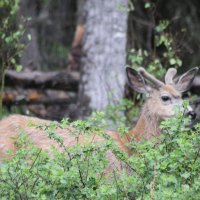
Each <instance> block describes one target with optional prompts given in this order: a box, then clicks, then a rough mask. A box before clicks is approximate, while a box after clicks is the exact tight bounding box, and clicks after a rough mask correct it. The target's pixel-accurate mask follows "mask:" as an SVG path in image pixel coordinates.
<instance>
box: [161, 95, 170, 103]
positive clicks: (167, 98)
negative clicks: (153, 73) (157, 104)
mask: <svg viewBox="0 0 200 200" xmlns="http://www.w3.org/2000/svg"><path fill="white" fill-rule="evenodd" d="M161 99H162V101H164V102H166V101H169V100H171V98H170V97H169V96H162V97H161Z"/></svg>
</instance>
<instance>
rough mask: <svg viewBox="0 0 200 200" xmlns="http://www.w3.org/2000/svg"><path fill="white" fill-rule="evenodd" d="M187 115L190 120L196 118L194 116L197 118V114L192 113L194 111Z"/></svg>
mask: <svg viewBox="0 0 200 200" xmlns="http://www.w3.org/2000/svg"><path fill="white" fill-rule="evenodd" d="M187 115H188V116H190V117H191V119H195V118H196V116H197V113H196V112H194V111H189V112H188V113H187Z"/></svg>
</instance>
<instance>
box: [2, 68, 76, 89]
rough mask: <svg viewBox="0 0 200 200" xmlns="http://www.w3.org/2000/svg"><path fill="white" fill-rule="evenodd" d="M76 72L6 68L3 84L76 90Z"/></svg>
mask: <svg viewBox="0 0 200 200" xmlns="http://www.w3.org/2000/svg"><path fill="white" fill-rule="evenodd" d="M79 80H80V73H78V72H71V73H66V72H38V71H33V72H16V71H14V70H6V72H5V85H6V86H11V87H21V88H25V89H27V88H34V89H53V90H65V91H73V92H77V91H78V84H79Z"/></svg>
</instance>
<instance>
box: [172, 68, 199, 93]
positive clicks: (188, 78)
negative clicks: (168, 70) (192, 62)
mask: <svg viewBox="0 0 200 200" xmlns="http://www.w3.org/2000/svg"><path fill="white" fill-rule="evenodd" d="M198 70H199V68H198V67H194V68H192V69H191V70H189V71H187V72H186V73H185V74H183V75H182V76H181V77H180V78H179V79H178V82H177V83H176V85H175V87H176V89H177V90H178V91H180V92H185V91H187V90H189V89H190V86H191V84H192V82H193V80H194V78H195V76H196V74H197V72H198Z"/></svg>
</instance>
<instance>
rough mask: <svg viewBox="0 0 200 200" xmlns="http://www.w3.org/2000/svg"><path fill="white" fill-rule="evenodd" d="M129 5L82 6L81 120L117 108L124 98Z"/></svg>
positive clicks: (89, 0) (95, 1) (115, 0)
mask: <svg viewBox="0 0 200 200" xmlns="http://www.w3.org/2000/svg"><path fill="white" fill-rule="evenodd" d="M80 1H82V0H80ZM127 4H128V1H127V0H112V1H107V0H101V1H99V0H85V1H84V3H83V4H82V6H83V7H82V9H81V10H82V11H83V12H84V14H83V15H82V17H84V18H85V28H84V31H85V37H84V41H83V55H82V59H81V62H82V79H81V83H80V88H79V95H78V101H79V106H78V111H79V116H82V117H83V116H87V115H89V114H90V113H91V111H99V110H102V109H104V108H105V107H106V106H107V105H110V104H117V103H119V102H120V100H121V99H122V98H123V96H124V85H125V80H126V76H125V65H126V39H127V18H128V12H127V9H126V8H127Z"/></svg>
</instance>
